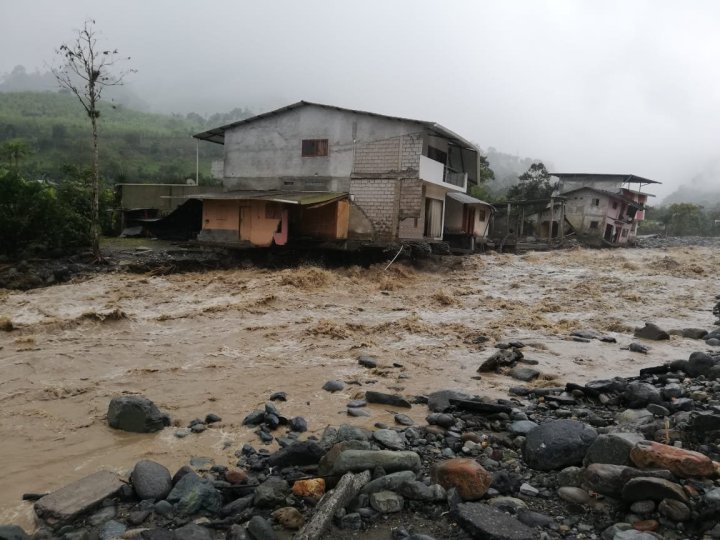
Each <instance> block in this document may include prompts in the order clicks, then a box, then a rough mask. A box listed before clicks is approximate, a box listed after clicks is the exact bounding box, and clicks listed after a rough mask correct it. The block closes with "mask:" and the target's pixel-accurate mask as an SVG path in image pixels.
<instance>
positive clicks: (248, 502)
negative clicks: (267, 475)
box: [220, 494, 255, 517]
mask: <svg viewBox="0 0 720 540" xmlns="http://www.w3.org/2000/svg"><path fill="white" fill-rule="evenodd" d="M253 499H255V495H254V494H251V495H245V496H244V497H240V498H239V499H235V500H234V501H232V502H230V503H228V504H226V505H225V506H223V507H222V509H221V510H220V515H221V516H222V517H227V516H234V515H235V514H239V513H240V512H242V511H243V510H245V509H246V508H249V507H250V506H252V503H253Z"/></svg>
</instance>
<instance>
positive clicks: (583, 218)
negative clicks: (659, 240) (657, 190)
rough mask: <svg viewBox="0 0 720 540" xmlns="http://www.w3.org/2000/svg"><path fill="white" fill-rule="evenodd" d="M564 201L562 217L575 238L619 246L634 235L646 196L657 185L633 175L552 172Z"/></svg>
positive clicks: (631, 239) (643, 208)
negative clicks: (645, 190) (563, 216)
mask: <svg viewBox="0 0 720 540" xmlns="http://www.w3.org/2000/svg"><path fill="white" fill-rule="evenodd" d="M553 176H556V177H557V178H558V179H559V181H558V192H559V193H560V196H562V197H563V198H564V200H565V213H564V215H565V218H566V219H567V221H568V222H569V223H570V225H571V226H572V228H573V229H574V230H575V232H576V233H577V235H578V237H580V238H584V239H586V240H587V241H590V242H593V241H595V242H594V243H602V244H605V245H623V244H627V243H628V242H632V241H633V239H634V238H635V237H636V236H637V229H638V224H639V223H640V222H641V221H642V220H643V219H645V203H646V202H647V200H648V197H654V195H652V194H650V193H645V192H643V190H642V189H643V186H648V185H651V184H659V183H660V182H657V181H655V180H648V179H647V178H641V177H640V176H635V175H633V174H577V173H553Z"/></svg>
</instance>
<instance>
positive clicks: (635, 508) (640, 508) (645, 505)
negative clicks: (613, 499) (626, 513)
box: [630, 501, 655, 514]
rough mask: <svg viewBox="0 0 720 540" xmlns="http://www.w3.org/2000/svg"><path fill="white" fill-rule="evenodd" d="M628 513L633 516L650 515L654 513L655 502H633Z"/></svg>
mask: <svg viewBox="0 0 720 540" xmlns="http://www.w3.org/2000/svg"><path fill="white" fill-rule="evenodd" d="M630 511H631V512H633V513H635V514H651V513H652V512H654V511H655V501H635V502H634V503H632V504H631V505H630Z"/></svg>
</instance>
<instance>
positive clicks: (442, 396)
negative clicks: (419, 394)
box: [427, 390, 472, 412]
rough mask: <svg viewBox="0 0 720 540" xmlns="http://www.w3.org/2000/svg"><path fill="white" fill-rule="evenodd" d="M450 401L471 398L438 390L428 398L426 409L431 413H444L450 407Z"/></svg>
mask: <svg viewBox="0 0 720 540" xmlns="http://www.w3.org/2000/svg"><path fill="white" fill-rule="evenodd" d="M451 399H463V400H468V399H472V396H469V395H467V394H463V393H462V392H456V391H455V390H440V391H438V392H433V393H432V394H430V395H429V396H428V403H427V406H428V409H430V410H431V411H432V412H445V411H447V410H448V409H450V407H452V405H451V403H450V400H451Z"/></svg>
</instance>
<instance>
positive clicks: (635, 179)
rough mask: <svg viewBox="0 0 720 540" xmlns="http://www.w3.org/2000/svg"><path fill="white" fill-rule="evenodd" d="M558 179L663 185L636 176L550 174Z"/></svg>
mask: <svg viewBox="0 0 720 540" xmlns="http://www.w3.org/2000/svg"><path fill="white" fill-rule="evenodd" d="M549 174H550V176H557V177H558V178H592V179H595V180H597V181H598V182H627V183H631V184H662V182H658V181H657V180H650V179H648V178H643V177H642V176H635V175H634V174H593V173H549Z"/></svg>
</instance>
